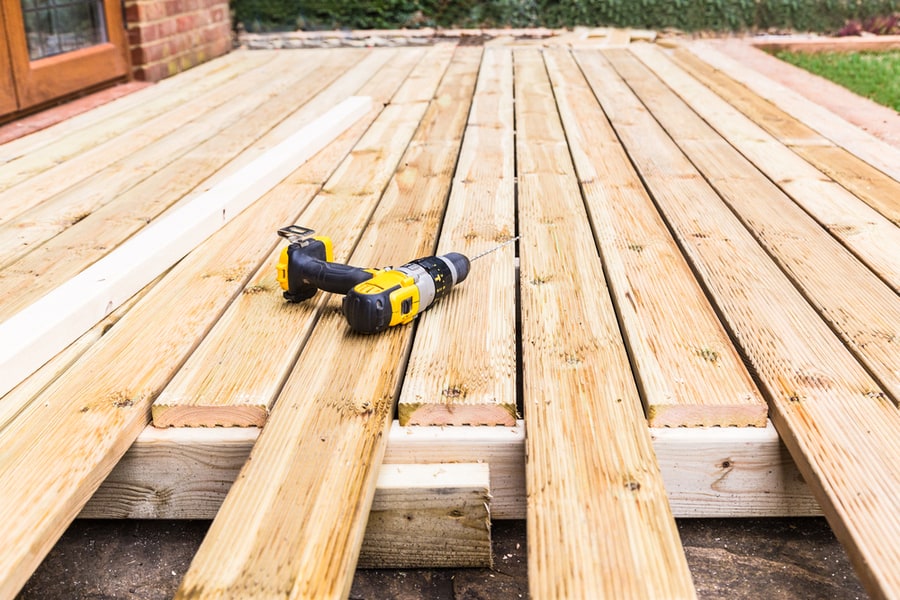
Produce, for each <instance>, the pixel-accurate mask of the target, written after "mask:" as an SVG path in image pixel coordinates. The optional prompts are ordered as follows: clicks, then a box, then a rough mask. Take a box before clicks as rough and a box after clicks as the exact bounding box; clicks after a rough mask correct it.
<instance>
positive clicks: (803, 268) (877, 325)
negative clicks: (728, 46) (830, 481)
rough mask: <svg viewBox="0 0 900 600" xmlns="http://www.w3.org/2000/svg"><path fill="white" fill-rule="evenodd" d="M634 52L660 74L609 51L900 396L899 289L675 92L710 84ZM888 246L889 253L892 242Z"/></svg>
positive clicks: (700, 99)
mask: <svg viewBox="0 0 900 600" xmlns="http://www.w3.org/2000/svg"><path fill="white" fill-rule="evenodd" d="M634 53H636V54H638V55H639V56H640V57H641V59H642V60H643V61H644V63H645V64H646V65H648V66H649V67H650V68H652V70H653V72H655V73H656V74H657V75H659V76H662V78H663V81H660V79H657V78H656V77H655V76H654V75H653V74H651V71H650V70H649V69H647V67H645V66H643V65H642V64H641V63H640V62H639V61H638V60H637V59H636V58H635V57H634V55H633V54H626V53H619V52H610V53H607V54H606V56H607V58H608V59H609V60H610V61H611V63H612V64H613V66H615V68H616V69H617V70H618V72H619V74H620V75H621V76H622V77H623V78H624V79H625V80H626V82H627V83H628V84H629V85H630V86H631V88H632V89H633V90H634V91H635V93H636V94H637V95H638V96H639V97H640V98H641V100H642V101H643V103H644V105H645V106H647V107H648V108H649V109H650V111H651V112H652V113H653V115H654V117H656V119H657V121H659V122H660V124H662V126H663V127H664V128H666V130H667V131H668V133H669V134H670V135H671V136H672V137H673V138H674V139H675V141H676V143H677V144H678V145H679V146H680V147H681V148H682V150H683V151H684V152H685V153H686V154H687V155H688V157H689V158H690V159H691V161H692V162H693V163H694V165H695V166H696V167H697V169H698V170H699V171H700V172H702V173H703V175H704V177H705V178H706V179H707V181H709V182H710V183H711V184H712V185H713V187H715V188H716V189H717V191H718V192H719V195H720V196H722V198H723V199H724V200H725V201H726V202H727V203H728V204H729V206H731V207H732V209H733V210H734V211H735V213H736V214H737V215H738V217H739V218H740V219H741V221H742V222H743V223H744V224H745V226H746V227H747V228H748V229H749V230H750V231H751V232H752V233H753V235H754V236H755V237H756V239H757V240H758V241H759V242H760V243H761V244H762V245H763V246H764V247H765V248H766V249H767V250H768V251H769V253H770V254H771V255H772V256H773V257H775V259H776V260H777V261H778V262H779V264H781V265H782V267H783V268H784V270H785V271H786V272H787V273H788V275H789V276H790V277H791V279H792V280H794V281H795V282H796V284H797V286H798V287H799V288H800V289H801V290H802V291H803V293H804V295H805V296H806V298H807V300H808V301H809V302H810V303H811V304H812V305H813V306H815V307H816V309H817V310H818V311H819V313H820V314H821V315H822V318H824V319H825V320H826V321H827V322H828V323H829V324H830V325H831V327H832V329H833V330H834V331H835V332H836V333H837V334H838V335H839V336H840V337H841V339H842V340H844V342H845V343H846V344H847V346H848V347H849V348H850V349H851V350H852V351H853V353H854V354H855V355H856V356H857V358H858V359H859V360H860V361H861V362H862V363H863V364H864V365H865V366H866V367H867V368H868V369H869V371H870V372H871V373H872V375H873V376H875V378H876V379H877V380H878V382H879V385H880V386H881V387H882V389H884V390H885V391H886V392H888V394H889V395H890V396H891V397H892V398H893V399H894V402H898V401H900V301H898V298H897V294H896V293H895V292H894V291H893V290H891V289H890V288H889V287H888V286H886V285H885V284H884V282H883V281H881V280H880V279H879V278H878V277H876V276H875V274H873V273H872V272H871V271H870V270H869V269H867V268H866V266H865V265H863V264H862V263H860V262H859V260H857V258H856V257H854V256H853V255H851V254H850V253H849V252H847V251H846V249H845V248H844V247H843V246H842V245H841V244H840V243H839V242H838V241H837V240H835V238H834V237H832V236H831V235H830V234H829V233H828V232H827V231H825V230H824V229H822V228H821V227H820V226H819V225H818V223H816V222H815V221H814V220H813V219H812V218H810V216H809V215H808V214H807V213H806V212H805V211H803V210H802V209H801V208H800V207H798V206H797V205H796V204H794V203H793V202H792V201H791V199H790V198H789V197H788V196H787V195H785V194H784V193H783V192H782V191H781V190H780V189H779V188H778V187H777V186H776V185H775V184H774V183H772V181H770V180H769V179H768V178H767V177H765V176H764V175H763V174H762V173H760V172H759V171H757V170H756V169H755V168H754V167H753V165H752V164H751V163H750V162H749V161H748V160H747V159H746V158H744V157H743V156H742V155H741V154H740V153H739V152H737V150H735V149H734V148H733V147H732V146H731V145H730V144H728V143H727V142H726V141H725V140H723V139H722V138H721V137H719V136H718V134H717V133H716V132H715V130H713V129H712V128H711V127H710V126H709V125H707V124H706V123H705V122H704V121H703V120H702V119H700V117H698V116H697V115H696V114H695V113H694V112H693V111H692V110H691V109H690V108H689V107H688V106H687V105H686V104H685V103H683V102H682V101H681V100H680V99H679V98H678V96H676V94H675V93H676V92H684V94H685V96H691V95H692V94H690V93H688V92H687V91H685V90H690V89H693V88H695V87H696V88H697V92H698V93H696V94H693V95H692V97H693V98H694V99H695V100H694V101H695V103H704V104H705V103H707V102H709V101H710V100H709V99H708V98H707V94H705V93H704V94H701V93H699V92H703V91H704V90H705V88H701V87H700V85H699V84H697V83H695V82H694V81H693V80H692V79H690V78H688V77H687V76H686V75H685V74H684V72H683V71H680V70H679V69H678V67H676V66H675V65H673V64H672V63H671V62H670V61H669V60H667V59H666V58H665V57H664V56H663V55H662V54H661V53H659V52H656V51H654V49H652V48H641V49H636V50H634ZM664 83H665V84H668V85H669V87H671V88H672V90H670V89H669V88H667V87H665V85H664ZM708 94H711V92H708ZM761 199H765V200H764V201H762V200H761ZM898 232H900V230H898ZM883 251H884V252H886V253H890V249H889V248H884V249H883ZM898 252H900V247H898ZM894 258H895V259H896V258H897V257H894Z"/></svg>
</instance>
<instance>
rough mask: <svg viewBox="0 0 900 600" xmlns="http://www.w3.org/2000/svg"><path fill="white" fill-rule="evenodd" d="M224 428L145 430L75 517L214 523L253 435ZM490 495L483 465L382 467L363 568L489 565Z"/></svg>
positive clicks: (362, 553)
mask: <svg viewBox="0 0 900 600" xmlns="http://www.w3.org/2000/svg"><path fill="white" fill-rule="evenodd" d="M223 431H224V430H197V429H187V428H184V429H167V430H165V432H166V433H165V434H163V435H153V433H152V432H151V433H150V435H142V436H141V439H142V440H143V441H140V442H137V443H136V445H135V446H134V447H133V448H132V449H131V450H130V451H129V452H128V454H126V455H125V457H123V459H122V460H121V461H119V463H118V464H117V465H116V468H115V469H113V472H112V473H111V474H110V475H109V477H107V479H106V480H105V481H104V483H103V485H102V486H100V489H98V490H97V492H96V493H95V494H94V495H93V496H92V497H91V500H90V501H89V502H88V503H87V504H86V505H85V507H84V509H83V510H82V511H81V513H79V518H88V519H110V518H112V519H122V518H128V519H160V518H163V519H213V518H214V517H215V516H216V512H217V511H218V510H219V507H220V506H221V504H222V500H223V499H224V498H225V495H226V494H227V492H228V489H229V487H230V486H231V484H232V483H233V482H234V480H235V478H236V477H237V475H238V472H239V471H240V468H241V466H242V465H243V464H244V461H245V460H246V459H247V455H248V454H249V453H250V448H251V447H252V445H253V442H255V441H256V437H257V430H256V429H254V428H235V429H231V430H229V431H228V432H226V433H224V434H223ZM198 432H199V433H198ZM232 432H233V433H234V435H232ZM210 434H214V435H210ZM490 499H491V495H490V474H489V467H488V465H487V464H485V463H482V464H478V463H453V464H415V465H414V464H398V463H394V464H391V465H384V466H383V467H382V468H381V469H380V470H379V473H378V481H377V484H376V488H375V496H374V499H373V502H372V509H371V511H370V513H369V519H368V522H367V524H366V531H365V536H364V538H363V544H362V548H361V551H360V557H359V566H360V567H364V566H368V567H376V566H377V567H378V568H406V569H409V568H416V567H423V566H427V567H431V568H433V567H437V566H440V567H487V566H490V563H491V537H490V511H489V505H490Z"/></svg>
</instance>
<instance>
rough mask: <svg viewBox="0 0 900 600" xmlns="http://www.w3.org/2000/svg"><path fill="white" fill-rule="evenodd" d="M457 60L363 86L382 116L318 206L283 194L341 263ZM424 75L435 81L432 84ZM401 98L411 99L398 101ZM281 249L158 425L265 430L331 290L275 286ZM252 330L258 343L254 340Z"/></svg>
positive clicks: (160, 404) (426, 64)
mask: <svg viewBox="0 0 900 600" xmlns="http://www.w3.org/2000/svg"><path fill="white" fill-rule="evenodd" d="M451 53H452V49H446V48H437V49H432V51H431V52H430V53H429V54H428V56H424V60H423V54H424V52H423V53H422V54H419V55H416V54H405V55H402V56H400V57H398V58H400V59H401V60H399V61H396V64H393V63H388V65H386V66H385V68H384V69H382V70H381V71H379V72H378V73H376V75H375V77H373V78H372V80H371V81H370V83H369V84H367V85H366V86H363V88H361V92H362V91H367V92H373V93H375V94H376V96H375V97H374V98H373V100H374V101H375V103H376V104H377V105H378V110H377V112H374V113H373V114H371V115H370V119H367V120H366V123H365V127H364V128H363V129H362V131H361V132H360V133H362V132H364V135H362V138H361V139H360V140H359V141H358V142H357V143H356V145H355V146H354V148H353V150H352V151H351V152H350V154H349V155H348V156H347V158H346V159H345V160H344V161H343V162H342V163H341V165H339V166H338V168H337V169H336V170H335V172H334V174H333V175H332V176H331V177H330V178H329V180H328V181H327V182H326V183H325V185H324V186H323V188H322V189H321V191H318V193H317V194H315V197H313V198H310V197H309V196H310V194H309V193H308V192H307V194H306V198H304V197H303V195H302V194H300V193H299V192H300V190H296V191H294V190H284V193H286V194H295V195H296V197H297V207H298V209H300V208H303V207H304V205H306V204H307V202H308V206H307V207H306V209H305V210H303V212H302V213H301V214H300V216H299V217H298V220H297V222H298V223H299V224H301V225H305V226H310V227H313V228H315V229H317V230H318V233H319V234H321V235H325V236H329V237H331V239H332V243H333V245H334V255H335V260H337V261H339V262H346V261H347V259H348V258H349V257H350V255H351V254H352V253H353V249H354V247H355V245H356V243H357V241H358V240H359V238H360V236H361V234H362V231H363V230H364V229H365V227H366V225H367V224H368V221H369V219H370V218H371V216H372V213H373V212H374V210H375V207H376V206H377V205H378V202H379V200H380V199H381V196H382V194H383V193H384V189H385V187H386V186H387V183H388V180H389V179H390V178H391V176H392V175H393V174H394V172H395V170H396V169H397V166H398V163H399V160H400V158H401V157H402V155H403V154H404V152H405V151H406V148H407V146H408V145H409V143H410V140H411V139H412V137H413V134H414V133H415V130H416V129H417V128H418V126H419V122H420V121H421V119H422V116H423V115H424V113H425V110H426V109H427V105H428V100H429V99H430V98H431V97H432V96H433V95H434V92H435V90H436V89H437V86H438V83H439V80H440V76H441V74H442V73H443V72H444V70H445V69H446V65H447V62H448V61H449V59H450V54H451ZM404 57H406V58H404ZM408 58H414V59H416V60H415V61H410V60H408ZM416 63H418V64H416ZM422 75H427V76H428V77H429V78H430V79H429V80H425V81H423V80H422V78H421V76H422ZM410 91H412V92H413V93H412V94H411V93H410ZM401 94H403V96H400V95H401ZM392 96H395V97H405V100H404V101H401V102H397V101H395V100H392ZM385 104H386V105H387V106H384V105H385ZM315 191H317V190H315ZM289 224H291V223H285V225H289ZM271 239H272V243H273V248H274V245H275V242H276V241H277V239H278V238H276V237H275V235H274V231H273V232H272V236H271ZM281 246H282V245H281V244H279V245H278V247H277V248H274V250H273V252H272V253H270V255H269V256H268V257H267V258H266V260H265V261H263V264H262V266H261V267H260V269H259V271H257V272H256V273H255V274H254V276H253V278H252V279H251V280H250V281H249V282H248V284H247V286H246V287H245V288H244V292H243V293H242V294H241V295H240V296H238V298H237V299H236V300H235V302H234V303H233V304H232V305H231V306H230V307H229V309H228V311H226V313H225V314H224V315H223V316H222V318H221V319H219V321H218V322H217V323H216V326H215V327H214V328H213V330H212V331H211V332H210V333H209V335H207V336H206V338H204V340H203V342H202V343H201V344H200V346H199V348H198V349H197V350H196V351H195V352H194V353H193V354H192V355H191V358H190V359H189V360H188V362H187V363H186V364H185V365H184V366H183V367H182V368H181V369H180V370H179V372H178V374H177V375H176V376H175V378H174V379H173V381H172V382H171V383H170V384H169V385H168V386H166V389H165V390H163V392H162V393H161V394H160V396H159V398H157V400H156V401H155V402H154V404H153V422H154V424H155V425H157V426H158V427H170V426H189V427H215V426H258V427H262V426H263V425H264V424H265V423H266V419H267V418H268V416H269V410H270V408H271V406H272V404H273V402H274V401H275V398H276V396H277V395H278V391H279V389H280V387H281V385H282V384H283V382H284V380H285V379H286V377H287V375H288V373H289V372H290V370H291V368H292V367H293V365H294V363H295V362H296V359H297V355H298V354H299V353H300V351H301V349H302V347H303V344H304V343H305V341H306V339H307V338H308V337H309V335H310V332H311V331H312V329H313V327H314V326H315V324H316V322H317V320H318V318H319V316H320V314H321V311H322V309H323V307H324V305H325V303H326V301H327V294H325V293H324V292H323V293H322V294H319V295H318V296H317V297H316V298H313V299H310V300H308V301H306V302H304V303H301V304H297V305H291V304H287V303H286V301H285V300H284V299H283V298H281V294H280V293H279V292H278V290H280V286H279V284H278V282H277V281H276V280H275V264H276V263H277V261H278V257H279V255H280V253H281ZM247 331H256V332H257V335H254V336H248V335H246V332H247ZM288 332H289V333H288ZM259 355H266V356H269V357H270V359H269V360H267V361H265V363H264V364H262V365H261V364H259V363H257V361H254V360H253V359H252V357H254V356H259Z"/></svg>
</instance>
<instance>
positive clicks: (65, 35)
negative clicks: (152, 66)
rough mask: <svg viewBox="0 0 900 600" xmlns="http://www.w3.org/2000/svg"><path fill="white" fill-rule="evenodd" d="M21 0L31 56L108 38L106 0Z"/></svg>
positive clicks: (61, 50) (39, 56) (29, 54)
mask: <svg viewBox="0 0 900 600" xmlns="http://www.w3.org/2000/svg"><path fill="white" fill-rule="evenodd" d="M21 1H22V14H23V16H24V17H25V34H26V36H27V38H28V57H29V59H31V60H37V59H39V58H46V57H47V56H53V55H55V54H62V53H63V52H71V51H72V50H79V49H81V48H86V47H88V46H93V45H95V44H102V43H104V42H106V41H108V38H107V34H106V22H105V18H104V17H105V16H104V13H103V0H21Z"/></svg>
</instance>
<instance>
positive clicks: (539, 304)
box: [0, 40, 900, 598]
mask: <svg viewBox="0 0 900 600" xmlns="http://www.w3.org/2000/svg"><path fill="white" fill-rule="evenodd" d="M625 41H626V42H627V40H625ZM764 96H765V97H764ZM350 97H354V98H355V97H363V98H368V99H371V104H366V103H365V102H364V101H351V103H352V102H356V104H353V105H352V106H350V105H348V104H347V103H346V102H345V101H346V100H347V99H348V98H350ZM348 106H349V108H348ZM342 110H343V111H344V112H343V113H340V115H339V114H338V113H339V112H340V111H342ZM304 128H306V129H304ZM298 132H301V133H300V134H299V135H298ZM320 136H321V137H320ZM318 139H321V140H322V141H321V143H322V144H323V145H324V146H323V147H322V149H321V150H319V151H318V152H317V153H316V154H315V155H314V156H311V157H309V158H308V159H306V154H309V153H311V152H314V151H316V150H317V149H318V146H316V145H315V144H314V141H315V140H318ZM329 140H333V141H329ZM295 147H296V150H295ZM295 152H296V153H295ZM304 152H306V154H304ZM0 161H2V165H0V269H2V270H0V282H2V285H0V352H2V355H0V375H2V381H0V384H2V386H0V394H3V396H2V398H0V447H2V448H3V453H2V456H0V489H2V490H3V492H2V493H0V518H2V521H3V522H4V523H5V524H6V528H5V532H4V534H3V536H2V538H0V539H2V540H3V543H2V544H0V573H3V576H2V579H0V598H5V597H13V596H14V595H15V593H16V591H17V590H18V589H19V588H20V587H21V586H22V585H23V583H24V582H25V581H26V580H27V578H28V576H29V574H30V573H31V572H32V571H33V570H34V569H35V568H36V566H37V565H38V564H39V563H40V561H41V559H42V558H43V556H44V555H45V554H46V553H47V552H48V551H49V549H50V548H52V546H53V544H54V543H55V541H56V540H57V539H58V537H59V535H61V533H62V532H63V531H64V529H65V528H66V527H67V525H68V524H69V523H70V522H71V520H72V519H74V518H75V517H76V516H78V515H79V514H81V515H83V516H103V517H121V518H213V517H215V520H214V522H213V525H212V528H211V529H210V532H209V535H208V536H207V539H206V541H205V542H204V544H203V546H202V548H201V549H200V551H199V552H198V554H197V556H196V558H195V560H194V563H193V565H192V567H191V569H190V571H189V572H188V574H187V576H186V577H185V579H184V582H183V584H182V588H181V591H180V593H179V595H180V597H184V598H194V597H197V598H199V597H204V598H205V597H214V596H215V597H219V596H223V595H224V596H228V595H231V596H237V597H251V596H252V597H257V596H258V597H269V596H278V597H282V596H285V595H291V597H325V596H329V597H334V596H336V597H340V596H342V595H346V594H347V593H348V591H349V586H350V583H351V577H352V574H353V570H354V567H356V566H357V565H381V566H387V565H395V566H450V565H453V566H462V565H484V564H487V563H489V562H490V520H491V519H508V518H526V519H527V522H528V536H529V581H530V587H531V592H532V595H533V596H535V597H539V598H540V597H549V598H555V597H568V596H572V597H627V598H636V597H647V598H659V597H666V598H674V597H693V596H694V590H693V585H692V582H691V577H690V573H689V571H688V569H687V563H686V561H685V559H684V554H683V551H682V550H681V547H680V542H679V540H678V535H677V531H676V530H675V527H674V520H673V517H690V516H735V517H738V516H749V515H806V514H824V515H825V516H826V517H827V519H828V521H829V523H830V524H831V526H832V528H833V529H834V531H835V533H836V535H837V536H838V538H839V539H840V540H841V542H842V543H843V544H844V545H845V547H846V548H847V551H848V554H849V556H850V558H851V560H852V561H853V563H854V566H855V567H856V569H857V571H858V573H859V575H860V578H861V580H862V581H863V583H864V585H865V586H866V587H867V590H868V591H869V592H870V594H871V595H872V596H873V597H884V598H890V597H897V596H898V595H900V574H898V571H897V569H896V565H897V564H900V541H898V540H900V518H898V514H900V512H898V508H900V504H898V502H900V501H898V498H900V471H898V469H897V466H896V465H897V464H900V435H898V434H900V414H898V408H897V402H898V400H900V351H898V345H900V300H898V289H900V149H898V148H896V147H894V146H891V145H889V144H887V143H884V142H882V141H880V140H878V139H877V138H875V137H873V136H871V135H869V134H867V133H865V132H864V131H862V130H861V129H859V128H857V127H855V126H852V125H850V124H848V123H847V122H845V121H843V120H842V119H841V118H839V117H837V116H836V115H834V114H831V113H828V112H827V111H824V110H823V109H821V107H818V106H816V105H814V104H812V103H811V102H809V101H808V100H806V99H803V98H802V97H800V96H798V95H796V94H793V93H792V92H791V91H790V90H788V89H786V88H783V87H781V86H779V85H778V84H775V83H774V82H771V81H767V80H765V78H764V77H763V76H762V75H761V74H759V73H758V72H755V71H753V70H752V69H749V68H747V67H746V66H744V65H742V64H741V63H739V62H736V61H734V60H732V59H730V58H729V57H727V56H726V55H723V54H721V53H719V52H718V51H717V50H716V49H715V48H714V47H712V46H710V45H707V44H702V43H697V44H692V45H685V46H680V47H677V48H663V47H660V46H657V45H653V44H647V43H632V44H627V43H626V44H622V45H616V46H613V45H610V44H606V45H602V47H601V45H599V43H590V40H586V41H583V42H582V43H579V44H569V45H557V46H546V47H542V46H539V45H533V46H527V45H525V46H515V45H514V44H513V45H505V46H504V45H497V46H491V45H488V46H485V47H471V46H465V47H463V46H460V47H457V46H454V45H452V44H438V45H434V46H429V47H420V48H402V49H401V48H396V49H348V48H342V49H333V50H293V51H252V52H246V51H238V52H234V53H232V54H230V55H228V56H226V57H223V58H221V59H218V60H215V61H213V62H211V63H208V64H206V65H203V66H201V67H198V68H195V69H193V70H191V71H189V72H187V73H184V74H181V75H178V76H176V77H173V78H171V79H169V80H166V81H164V82H163V83H160V84H157V85H154V86H152V87H148V88H145V89H141V90H139V91H137V92H135V93H133V94H130V95H128V96H126V97H123V98H120V99H118V100H115V101H114V102H110V103H108V104H105V105H103V106H101V107H99V108H96V109H94V110H92V111H90V112H87V113H83V114H81V115H78V116H76V117H73V118H71V119H68V120H66V121H63V122H61V123H59V124H57V125H54V126H53V127H51V128H48V129H45V130H43V131H39V132H36V133H33V134H31V135H29V136H26V137H22V138H19V139H17V140H14V141H11V142H8V143H6V144H4V145H2V146H0ZM304 161H305V162H304ZM257 198H258V200H257ZM250 202H253V203H252V204H251V205H250V206H249V207H248V208H246V209H243V210H241V209H242V207H243V205H244V204H247V203H250ZM202 211H206V212H202ZM206 213H209V214H208V215H206ZM197 215H200V216H197ZM204 215H206V216H204ZM194 218H196V219H198V225H197V227H193V226H189V225H190V223H189V221H190V219H194ZM200 219H202V223H203V225H202V227H201V226H200V225H199V223H200ZM191 222H192V221H191ZM293 223H298V224H301V225H305V226H308V227H312V228H314V229H316V230H317V232H318V233H319V234H321V235H327V236H329V237H331V238H332V239H333V241H334V246H335V258H336V260H339V261H341V262H350V263H352V264H357V265H362V266H384V265H388V264H393V265H397V264H402V263H404V262H406V261H408V260H410V259H412V258H415V257H418V256H423V255H428V254H433V253H435V252H438V253H444V252H448V251H460V252H463V253H466V254H467V255H469V256H474V255H476V254H478V253H480V252H482V251H484V250H486V249H488V248H491V247H493V246H495V245H496V244H498V243H500V242H503V241H505V240H508V239H510V238H511V237H512V236H514V235H520V236H521V238H520V239H519V241H518V242H517V243H516V244H515V245H509V246H506V247H504V248H503V249H501V250H500V251H498V252H494V253H492V254H490V255H488V256H486V257H484V258H483V259H481V260H479V261H478V262H476V263H474V264H473V268H472V273H471V275H470V277H469V278H468V279H467V280H466V281H465V282H464V283H462V284H461V285H460V286H459V287H458V288H457V289H456V290H455V291H454V292H453V293H451V294H450V295H449V296H448V297H446V298H444V299H442V300H440V301H439V303H438V304H436V305H435V306H434V307H433V308H432V309H430V310H429V311H428V312H426V313H425V314H424V315H423V316H422V317H421V318H419V319H418V321H417V322H416V323H415V325H412V326H402V327H397V328H393V329H391V330H390V331H388V332H385V333H384V334H381V335H377V336H358V335H354V334H351V333H350V332H349V331H348V328H347V325H346V323H345V322H344V320H343V317H342V315H341V314H340V312H339V310H338V306H339V299H337V298H334V297H330V296H328V295H326V294H319V295H318V296H317V297H316V298H314V299H313V300H310V301H308V302H307V303H304V304H298V305H292V304H287V303H286V302H285V301H284V300H283V299H282V297H281V293H280V290H279V289H278V284H277V282H276V281H275V271H274V264H275V261H276V260H277V256H278V254H279V252H280V248H281V245H280V240H279V238H278V237H277V236H276V234H275V232H276V230H277V229H278V228H279V227H282V226H284V225H287V224H293ZM38 367H40V368H38ZM151 419H152V420H153V423H154V424H155V425H156V427H154V426H153V425H152V424H151ZM648 424H649V427H648ZM248 456H249V460H248ZM526 457H527V458H526ZM232 483H234V485H233V486H232ZM229 490H230V491H229Z"/></svg>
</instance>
